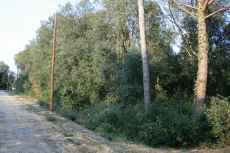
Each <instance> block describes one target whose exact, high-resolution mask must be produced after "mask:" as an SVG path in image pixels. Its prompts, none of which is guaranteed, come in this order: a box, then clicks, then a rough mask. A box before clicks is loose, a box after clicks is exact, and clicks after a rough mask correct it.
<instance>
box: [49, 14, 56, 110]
mask: <svg viewBox="0 0 230 153" xmlns="http://www.w3.org/2000/svg"><path fill="white" fill-rule="evenodd" d="M56 37H57V15H56V14H55V15H54V25H53V48H52V51H51V66H50V95H49V111H53V97H54V73H55V72H54V70H55V61H56Z"/></svg>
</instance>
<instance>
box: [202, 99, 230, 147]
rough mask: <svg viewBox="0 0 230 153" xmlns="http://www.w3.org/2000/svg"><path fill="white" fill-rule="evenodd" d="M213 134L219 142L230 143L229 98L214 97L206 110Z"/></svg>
mask: <svg viewBox="0 0 230 153" xmlns="http://www.w3.org/2000/svg"><path fill="white" fill-rule="evenodd" d="M206 115H207V118H208V122H209V124H210V125H211V127H212V129H211V134H212V137H213V139H214V140H215V141H217V142H218V143H224V144H230V101H229V99H227V98H221V97H213V98H211V102H210V106H209V107H208V108H207V110H206Z"/></svg>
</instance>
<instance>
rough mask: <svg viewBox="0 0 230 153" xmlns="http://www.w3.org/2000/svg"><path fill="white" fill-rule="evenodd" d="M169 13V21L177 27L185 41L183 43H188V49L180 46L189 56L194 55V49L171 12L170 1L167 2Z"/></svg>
mask: <svg viewBox="0 0 230 153" xmlns="http://www.w3.org/2000/svg"><path fill="white" fill-rule="evenodd" d="M169 13H170V17H171V19H170V21H171V22H172V23H173V24H174V25H175V26H176V27H177V29H178V30H179V34H180V35H181V36H182V38H183V41H185V43H186V44H187V45H188V47H189V49H188V48H187V47H184V46H182V48H183V49H184V50H185V51H186V52H187V53H188V55H189V56H190V57H192V56H196V53H195V51H194V50H193V48H192V45H191V42H190V41H189V40H188V39H187V36H185V34H184V32H183V29H182V27H181V26H180V25H179V24H178V23H177V20H176V18H175V17H174V14H173V12H172V10H171V5H170V3H169Z"/></svg>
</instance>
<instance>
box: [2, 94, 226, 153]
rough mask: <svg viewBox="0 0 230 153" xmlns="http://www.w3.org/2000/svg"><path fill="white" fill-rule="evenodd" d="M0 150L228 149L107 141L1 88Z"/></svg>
mask: <svg viewBox="0 0 230 153" xmlns="http://www.w3.org/2000/svg"><path fill="white" fill-rule="evenodd" d="M0 153H230V148H223V149H218V150H210V149H191V150H176V149H169V148H158V149H155V148H150V147H146V146H143V145H136V144H129V143H125V142H110V141H108V140H106V139H104V138H102V137H101V136H99V135H97V134H95V133H94V132H92V131H90V130H87V129H86V128H84V127H82V126H80V125H78V124H76V123H74V122H71V121H69V120H67V119H65V118H63V117H61V116H59V115H57V114H55V113H49V112H48V111H46V110H44V109H42V108H40V107H39V105H38V104H37V103H36V102H35V100H32V99H28V98H25V97H20V96H10V95H8V94H7V93H6V92H4V91H0Z"/></svg>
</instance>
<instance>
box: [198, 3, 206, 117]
mask: <svg viewBox="0 0 230 153" xmlns="http://www.w3.org/2000/svg"><path fill="white" fill-rule="evenodd" d="M197 2H198V3H197V4H198V7H197V22H198V23H197V29H198V71H197V80H196V89H195V95H196V111H197V112H198V113H199V112H201V111H202V109H203V107H204V103H205V98H206V86H207V77H208V48H209V47H208V34H207V27H206V26H207V25H206V21H205V15H206V14H205V11H204V10H203V7H202V6H203V4H204V0H198V1H197Z"/></svg>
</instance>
